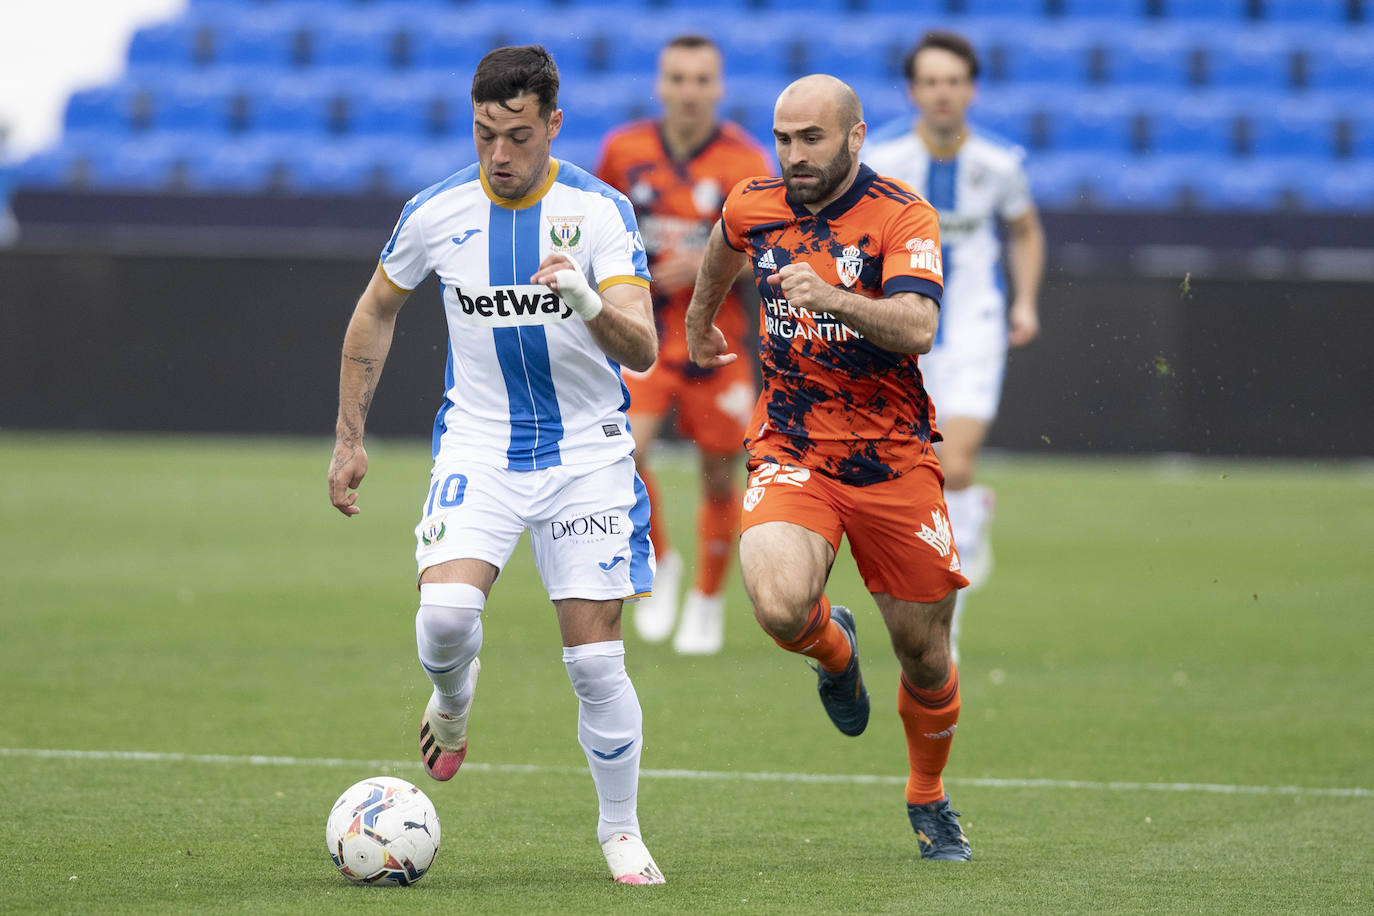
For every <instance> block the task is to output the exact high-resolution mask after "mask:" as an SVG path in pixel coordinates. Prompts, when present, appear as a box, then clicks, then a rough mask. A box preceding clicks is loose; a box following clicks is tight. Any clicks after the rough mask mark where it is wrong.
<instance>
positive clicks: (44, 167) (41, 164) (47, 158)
mask: <svg viewBox="0 0 1374 916" xmlns="http://www.w3.org/2000/svg"><path fill="white" fill-rule="evenodd" d="M84 157H85V150H83V149H81V148H80V147H79V146H76V145H73V144H71V143H70V142H66V143H64V144H63V145H62V146H59V147H57V148H56V149H51V150H45V151H43V152H41V153H38V154H36V155H33V156H30V157H29V158H27V159H25V160H24V161H23V162H21V163H19V165H18V166H16V167H15V169H14V172H13V174H12V176H11V178H12V179H13V181H14V187H15V188H33V189H35V190H44V191H47V190H55V189H58V188H65V187H68V186H69V185H70V184H71V183H72V178H73V175H74V173H75V172H76V171H77V169H78V167H79V164H80V163H81V162H82V161H83V160H84Z"/></svg>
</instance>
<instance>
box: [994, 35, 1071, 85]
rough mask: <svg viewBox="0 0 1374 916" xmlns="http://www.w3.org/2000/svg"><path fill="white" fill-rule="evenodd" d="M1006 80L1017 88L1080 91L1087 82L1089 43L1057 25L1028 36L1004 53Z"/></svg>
mask: <svg viewBox="0 0 1374 916" xmlns="http://www.w3.org/2000/svg"><path fill="white" fill-rule="evenodd" d="M1002 56H1003V59H1004V61H1005V67H1006V70H1005V74H1004V75H1005V78H1006V80H1007V81H1008V82H1010V83H1014V84H1017V85H1029V84H1051V85H1060V86H1069V87H1074V88H1077V87H1080V86H1082V85H1084V84H1085V83H1087V81H1088V39H1087V36H1086V35H1085V34H1083V33H1082V32H1081V31H1080V30H1077V29H1069V28H1063V27H1060V26H1058V25H1056V26H1051V27H1049V28H1040V29H1034V30H1031V31H1029V32H1026V33H1025V34H1024V35H1023V36H1022V37H1021V38H1020V40H1015V41H1012V42H1010V43H1008V44H1006V45H1005V46H1003V49H1002Z"/></svg>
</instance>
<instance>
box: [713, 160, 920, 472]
mask: <svg viewBox="0 0 1374 916" xmlns="http://www.w3.org/2000/svg"><path fill="white" fill-rule="evenodd" d="M722 223H723V228H724V233H725V240H726V242H727V243H728V244H730V245H731V246H732V247H734V248H736V249H737V250H740V251H743V252H745V253H746V254H747V255H748V256H749V259H750V262H751V264H752V265H753V268H754V277H755V281H756V282H757V284H758V290H759V297H760V300H761V301H760V308H761V315H760V322H759V359H760V364H761V366H762V369H763V383H764V389H763V393H762V394H761V396H760V398H759V402H758V405H757V407H756V409H755V412H754V417H753V423H752V428H751V430H750V439H749V440H748V441H747V443H746V447H747V448H748V449H749V451H750V453H751V455H753V456H754V457H755V458H761V459H764V460H773V461H777V462H780V463H783V464H799V465H802V466H805V467H810V468H813V469H815V470H818V471H820V472H822V473H824V474H827V475H829V476H832V477H835V478H837V479H840V480H843V481H845V482H847V483H853V484H860V485H863V484H870V483H876V482H878V481H882V480H890V479H892V478H894V477H896V476H898V475H899V474H902V473H905V472H906V471H908V470H910V469H912V468H914V467H915V466H917V465H919V464H921V463H923V462H932V461H934V454H933V451H932V449H931V444H932V443H933V442H936V441H938V440H939V438H940V435H939V431H938V430H937V429H936V427H935V413H934V409H933V408H932V406H931V404H930V399H929V398H928V397H927V396H926V393H925V389H924V387H923V386H922V384H921V373H920V369H919V368H918V361H917V358H916V357H915V356H914V355H911V354H903V353H894V352H892V351H889V350H884V349H883V348H881V347H878V346H876V345H874V344H872V343H870V342H869V341H867V340H865V339H864V337H863V335H862V334H860V333H859V332H858V331H856V330H854V329H853V328H851V327H849V326H848V325H846V324H845V323H844V322H843V321H841V320H840V319H839V318H837V317H836V316H834V315H832V314H830V313H829V312H821V313H816V312H812V311H811V310H809V309H805V308H800V307H797V306H794V305H792V304H791V303H789V302H788V301H787V299H786V298H784V297H783V296H782V295H781V293H780V291H779V290H778V289H777V288H776V287H774V286H772V285H771V284H769V283H768V281H767V278H768V276H769V275H770V274H774V273H777V272H778V270H779V269H780V268H782V267H783V266H784V265H786V264H792V263H800V262H805V263H807V264H809V265H810V266H811V268H812V269H813V270H815V271H816V273H817V274H818V275H819V276H820V277H821V278H822V279H824V280H825V281H826V282H827V283H830V284H831V285H833V286H836V287H839V288H841V289H845V290H848V291H849V292H852V293H857V294H859V295H863V296H868V297H870V298H878V297H883V296H892V295H895V294H897V293H902V292H917V293H920V294H922V295H925V296H928V297H930V298H931V299H934V300H935V301H936V302H939V300H940V297H941V295H942V293H943V288H942V285H941V275H940V272H939V267H940V265H939V263H938V260H931V259H930V258H929V257H928V255H929V254H930V251H929V250H927V247H926V242H927V241H929V242H930V243H931V249H933V251H934V252H935V253H936V257H937V258H938V252H939V248H940V242H939V226H938V222H937V218H936V214H935V210H934V208H932V207H931V206H930V204H928V203H927V202H926V201H925V200H923V199H922V198H921V197H920V196H919V195H917V194H916V193H915V192H914V191H912V190H911V188H910V187H908V186H907V185H904V184H902V183H901V182H897V181H894V180H892V179H888V178H885V177H883V176H880V175H877V174H876V173H875V172H873V170H872V169H869V168H868V167H867V166H861V167H860V170H859V174H858V177H857V178H856V179H855V181H854V183H853V184H852V185H851V186H850V188H849V190H847V191H846V192H845V193H844V194H843V195H842V196H841V197H840V198H839V199H838V200H836V201H834V202H833V203H831V204H829V205H828V206H826V207H825V208H824V209H823V210H821V211H820V212H819V213H815V214H813V213H811V212H810V211H809V210H807V209H806V208H805V207H803V206H801V205H798V204H794V203H792V202H791V201H790V200H789V199H788V197H787V189H786V186H785V185H784V183H783V181H782V180H781V179H778V178H752V179H748V180H745V181H742V182H740V183H739V184H738V185H736V186H735V188H734V189H733V190H732V191H731V193H730V195H729V196H728V197H727V198H726V201H725V206H724V211H723V217H722Z"/></svg>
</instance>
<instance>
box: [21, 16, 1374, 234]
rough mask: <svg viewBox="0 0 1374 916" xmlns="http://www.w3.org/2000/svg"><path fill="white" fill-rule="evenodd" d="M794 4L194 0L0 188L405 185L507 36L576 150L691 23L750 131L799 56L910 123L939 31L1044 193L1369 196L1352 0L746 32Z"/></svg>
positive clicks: (569, 151) (600, 130)
mask: <svg viewBox="0 0 1374 916" xmlns="http://www.w3.org/2000/svg"><path fill="white" fill-rule="evenodd" d="M790 8H792V7H791V6H790V5H787V4H782V3H781V2H779V0H619V2H617V3H593V2H580V0H537V2H533V3H528V4H523V5H522V6H521V8H520V9H519V11H518V12H513V11H512V9H511V8H510V7H509V6H508V5H505V4H496V3H489V2H483V0H192V3H191V5H190V7H189V9H188V11H187V12H186V14H185V15H183V16H182V17H180V18H179V19H177V20H175V21H172V22H167V23H162V24H159V25H154V26H151V27H148V28H144V29H142V30H141V31H139V32H138V33H137V34H136V35H135V36H134V38H133V41H132V42H131V44H130V46H129V50H128V67H127V70H126V72H125V74H124V75H123V77H122V78H120V79H119V80H118V81H117V82H115V83H114V84H112V85H107V86H102V87H99V88H95V89H87V90H84V91H81V92H77V93H76V94H74V95H73V96H72V97H71V98H70V100H69V102H68V103H67V108H66V114H65V120H64V133H63V137H62V140H61V142H60V144H59V145H58V146H57V147H56V148H54V149H50V150H48V151H46V152H43V153H40V154H39V155H36V156H33V157H32V158H30V159H28V160H27V161H24V162H22V163H19V164H18V165H17V167H15V168H14V169H13V170H12V171H13V174H12V179H11V180H12V181H13V182H14V184H15V186H16V187H17V188H20V189H23V188H48V189H54V188H57V189H60V188H67V189H75V190H81V189H95V190H102V191H121V190H125V191H137V192H140V193H158V192H167V193H186V192H192V193H217V194H257V193H280V192H285V193H299V194H369V193H397V192H400V193H411V192H413V191H414V190H415V189H416V187H418V186H420V185H419V184H417V182H418V183H421V184H423V183H428V182H432V181H434V180H437V179H438V178H441V177H443V175H445V174H447V173H448V172H451V171H452V170H453V169H455V168H458V167H461V166H462V165H463V164H465V163H464V162H463V161H459V160H461V158H462V157H463V156H465V155H467V156H470V153H469V152H466V148H465V146H464V144H463V143H461V142H455V141H458V140H462V139H463V138H464V137H465V136H466V134H467V131H468V126H467V125H468V118H469V103H468V100H467V98H466V94H467V86H468V82H469V80H470V79H471V72H472V68H473V67H474V66H475V64H476V62H477V60H478V58H480V56H481V54H483V53H484V52H485V51H486V50H488V49H489V48H491V47H494V46H497V45H500V44H506V43H512V42H525V41H531V42H541V43H543V44H545V45H547V46H548V47H549V48H550V50H551V51H553V53H554V55H555V57H556V58H557V59H558V61H559V65H560V68H561V69H562V71H563V73H564V77H565V81H564V85H565V90H564V97H563V105H564V108H565V110H566V112H567V122H566V124H567V126H566V130H565V133H564V136H563V137H562V138H561V139H560V140H559V142H558V146H557V152H558V153H559V154H560V155H563V156H566V157H567V158H570V159H573V160H575V161H580V162H583V163H590V162H591V161H592V160H593V159H594V157H595V154H596V149H597V145H598V143H599V140H600V137H601V136H602V135H603V134H604V133H605V131H606V130H607V129H608V128H610V127H611V126H613V125H615V124H618V123H620V122H623V121H624V120H627V119H629V118H634V117H641V116H645V115H648V114H650V113H652V112H653V110H654V101H653V75H652V74H653V66H654V61H655V59H656V55H657V50H658V48H659V47H660V46H661V44H662V42H663V41H664V40H665V39H666V38H667V37H669V36H671V35H673V34H676V33H679V32H683V31H695V30H701V31H704V32H706V33H708V34H710V35H712V36H713V37H715V38H716V39H717V40H718V41H719V42H720V44H721V47H722V48H723V50H724V53H725V55H726V58H727V61H726V65H727V74H728V79H729V82H728V84H727V89H728V90H729V98H728V100H727V102H726V105H725V111H726V113H727V115H728V116H730V117H733V118H735V119H737V120H739V121H741V122H742V123H743V124H745V125H746V126H747V127H748V128H749V129H750V130H751V131H752V132H754V133H755V134H756V135H758V136H759V137H760V139H761V140H763V141H764V142H765V144H767V143H769V142H770V140H769V137H770V132H769V127H770V120H771V112H772V103H773V100H774V98H775V96H776V93H777V91H778V90H779V89H780V88H781V87H782V86H783V85H785V84H786V82H787V81H789V80H791V79H793V78H795V77H796V76H798V75H801V74H803V73H807V72H812V71H816V70H824V71H827V72H833V73H836V74H837V75H839V76H841V77H842V78H845V79H847V80H849V81H850V82H851V83H853V84H854V85H855V87H856V88H857V89H858V90H859V92H860V95H861V97H862V98H863V99H864V102H865V106H866V113H867V117H868V120H869V122H870V124H873V125H879V124H883V123H885V122H888V121H890V120H892V119H897V118H901V117H904V116H906V114H907V112H908V111H909V108H908V103H907V101H906V98H905V92H904V86H903V83H902V79H901V76H900V72H899V70H900V65H901V59H902V55H903V54H904V52H905V50H906V49H907V48H908V47H909V46H910V44H911V43H912V42H913V41H914V40H915V39H916V38H917V37H918V36H919V34H920V33H921V32H923V31H925V30H926V29H927V28H931V27H940V26H944V27H949V28H953V29H957V30H959V31H961V32H964V33H965V34H967V35H969V36H970V37H971V38H972V40H974V42H975V44H976V45H977V46H978V47H979V49H980V52H981V54H982V55H983V58H984V61H985V74H984V79H983V81H982V84H981V87H980V99H979V102H978V104H977V105H976V107H975V108H974V110H973V117H974V120H975V122H976V123H977V124H978V125H980V127H983V128H985V129H988V130H991V131H993V132H995V133H998V134H1000V135H1002V136H1003V137H1005V138H1007V139H1010V140H1012V141H1014V142H1016V143H1019V144H1022V145H1024V146H1026V147H1027V148H1028V149H1029V150H1030V151H1031V154H1032V155H1031V159H1030V163H1031V171H1032V175H1033V178H1034V180H1035V182H1036V191H1037V195H1038V196H1039V197H1040V198H1041V199H1042V200H1043V201H1044V202H1045V204H1046V206H1050V207H1062V208H1071V209H1090V208H1094V207H1097V208H1112V209H1135V208H1138V209H1144V210H1159V209H1170V208H1177V207H1200V208H1204V209H1218V210H1227V209H1234V210H1240V211H1245V210H1253V209H1259V208H1273V207H1278V208H1298V209H1311V210H1352V209H1358V210H1368V209H1370V207H1371V197H1374V192H1371V178H1370V176H1371V174H1374V102H1371V101H1370V98H1369V87H1370V86H1374V24H1371V23H1370V21H1369V19H1370V17H1371V16H1374V2H1371V0H826V2H822V3H817V4H808V5H807V10H806V14H807V15H806V16H805V17H789V18H783V17H779V18H778V20H776V21H774V22H772V23H771V24H770V32H769V35H768V39H767V41H766V42H763V41H760V38H759V34H758V19H757V14H758V12H759V11H760V10H762V9H790ZM800 18H804V19H805V21H804V22H802V21H798V20H799V19H800ZM631 19H633V20H634V21H635V23H636V25H635V28H633V29H627V28H626V27H625V23H626V22H627V21H629V20H631ZM703 20H704V21H703ZM817 36H823V37H819V38H818V37H817ZM455 157H457V158H455Z"/></svg>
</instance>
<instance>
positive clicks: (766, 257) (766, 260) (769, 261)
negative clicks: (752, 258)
mask: <svg viewBox="0 0 1374 916" xmlns="http://www.w3.org/2000/svg"><path fill="white" fill-rule="evenodd" d="M758 266H759V267H760V268H761V269H762V270H777V269H778V262H777V261H775V260H774V259H773V249H771V248H769V249H768V250H767V251H765V252H764V253H763V257H761V258H759V261H758Z"/></svg>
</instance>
